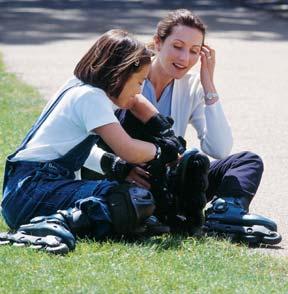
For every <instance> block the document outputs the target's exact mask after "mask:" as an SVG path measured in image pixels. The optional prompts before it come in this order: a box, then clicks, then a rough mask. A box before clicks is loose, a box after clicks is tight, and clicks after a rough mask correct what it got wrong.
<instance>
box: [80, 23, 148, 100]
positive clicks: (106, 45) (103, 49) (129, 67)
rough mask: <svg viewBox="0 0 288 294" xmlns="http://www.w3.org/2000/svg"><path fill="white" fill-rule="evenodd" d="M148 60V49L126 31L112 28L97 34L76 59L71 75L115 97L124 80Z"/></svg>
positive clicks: (123, 84)
mask: <svg viewBox="0 0 288 294" xmlns="http://www.w3.org/2000/svg"><path fill="white" fill-rule="evenodd" d="M150 63H151V51H150V50H149V49H147V48H146V47H145V45H144V44H143V43H141V42H139V41H137V40H136V39H135V38H133V37H132V36H131V35H129V34H128V32H126V31H123V30H120V29H116V30H110V31H108V32H106V33H105V34H103V35H102V36H100V38H99V39H98V40H97V41H96V42H95V44H94V45H93V46H92V47H91V48H90V50H89V51H88V52H87V53H86V54H85V55H84V56H83V58H82V59H81V60H80V61H79V63H78V64H77V66H76V67H75V70H74V75H75V76H76V77H77V78H78V79H80V80H81V81H83V82H84V83H86V84H90V85H92V86H94V87H98V88H101V89H102V90H104V91H105V92H106V94H107V95H108V96H110V97H114V98H117V97H118V96H119V94H120V93H121V91H122V89H123V87H124V86H125V83H126V82H127V80H128V79H129V78H130V77H131V75H132V74H133V73H136V72H138V71H140V70H141V67H142V66H143V65H147V64H150Z"/></svg>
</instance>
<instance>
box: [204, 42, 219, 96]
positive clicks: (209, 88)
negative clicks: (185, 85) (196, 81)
mask: <svg viewBox="0 0 288 294" xmlns="http://www.w3.org/2000/svg"><path fill="white" fill-rule="evenodd" d="M200 55H201V70H200V77H201V83H202V86H203V88H204V91H205V93H208V92H216V89H215V86H214V69H215V50H214V49H212V48H211V47H209V46H208V45H203V46H202V49H201V52H200Z"/></svg>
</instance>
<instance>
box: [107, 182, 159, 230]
mask: <svg viewBox="0 0 288 294" xmlns="http://www.w3.org/2000/svg"><path fill="white" fill-rule="evenodd" d="M107 201H108V203H109V207H110V213H111V219H112V223H113V226H114V230H115V232H116V233H117V234H120V235H121V234H129V233H130V234H131V233H132V234H133V232H134V231H135V230H136V229H137V227H138V226H140V225H143V222H144V221H145V220H146V219H147V218H148V217H150V216H151V215H152V214H153V212H154V210H155V205H154V198H153V196H152V194H151V193H150V192H149V191H148V190H146V189H143V188H140V187H137V186H131V185H129V184H122V185H119V186H116V187H114V188H112V189H111V190H110V193H109V194H108V195H107Z"/></svg>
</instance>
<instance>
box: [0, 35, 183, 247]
mask: <svg viewBox="0 0 288 294" xmlns="http://www.w3.org/2000/svg"><path fill="white" fill-rule="evenodd" d="M150 63H151V53H150V52H149V50H148V49H147V48H146V47H145V46H144V45H143V44H142V43H140V42H138V41H137V40H135V39H134V38H132V37H131V36H130V35H129V34H128V33H127V32H125V31H122V30H111V31H108V32H107V33H105V34H104V35H102V36H101V37H100V38H99V39H98V40H97V41H96V42H95V44H94V45H93V46H92V47H91V48H90V50H89V51H88V52H87V53H86V54H85V55H84V56H83V58H82V59H81V60H80V61H79V63H78V64H77V66H76V68H75V70H74V75H75V76H74V77H73V78H72V79H70V80H69V81H68V82H67V83H66V84H65V85H64V86H63V87H62V88H61V90H60V91H59V92H58V93H57V95H56V96H55V97H54V99H52V100H51V102H50V103H48V104H47V106H46V107H45V109H44V110H43V112H42V114H41V115H40V117H39V119H38V120H37V122H36V123H35V124H34V126H33V127H32V129H31V130H30V132H29V133H28V135H27V136H26V138H25V139H24V141H23V142H22V144H21V146H20V147H19V148H18V149H17V151H16V152H15V153H13V154H12V155H10V156H9V157H8V159H7V163H6V171H5V179H4V187H3V201H2V214H3V217H4V219H5V221H6V223H7V224H8V225H9V227H10V228H11V229H14V230H15V229H18V228H19V226H21V225H23V224H25V223H27V222H29V221H30V220H31V219H32V218H35V217H36V216H47V215H51V214H55V213H56V212H57V211H58V210H64V211H62V212H61V213H60V214H59V213H58V214H55V215H54V216H52V217H47V218H45V217H44V218H41V217H40V219H39V218H38V219H37V218H36V220H35V219H34V220H32V221H31V223H32V225H31V226H32V227H31V228H30V227H29V225H28V227H27V226H26V227H25V226H24V227H25V229H24V227H23V226H22V227H20V230H21V232H24V231H25V232H26V233H31V234H33V235H36V236H37V235H38V236H42V235H44V236H46V235H47V234H51V235H53V234H54V233H53V232H54V231H53V230H54V227H55V224H59V222H60V224H61V226H60V227H59V228H58V229H56V231H57V230H58V231H57V232H58V233H57V234H58V235H59V236H60V237H62V238H64V239H65V238H67V239H68V240H73V237H71V234H70V235H69V230H72V232H73V233H75V232H78V231H79V232H80V233H82V232H83V231H85V229H86V231H87V232H89V233H90V234H91V235H92V236H93V237H95V238H98V239H100V238H103V237H105V236H107V235H108V234H110V233H111V232H112V231H113V230H116V232H119V233H121V234H122V233H129V232H131V231H133V230H134V229H135V227H136V226H137V225H138V224H139V223H141V222H142V221H143V220H145V219H146V218H147V217H149V216H150V215H151V214H152V212H153V209H154V203H153V198H152V196H151V194H150V193H149V192H148V191H146V190H144V189H140V188H137V187H135V186H129V185H122V186H119V185H118V183H117V182H115V181H114V182H111V181H107V180H104V181H88V180H79V179H76V177H75V173H76V172H77V171H78V170H79V169H80V168H81V167H82V166H83V165H84V163H85V164H86V165H87V166H88V167H90V168H95V166H96V167H97V165H98V164H99V162H98V161H97V156H98V154H97V152H95V150H94V146H95V143H97V141H98V139H99V138H100V137H101V138H102V139H103V140H104V141H105V142H106V143H107V144H108V146H109V147H110V148H111V149H112V150H113V151H114V152H115V154H117V155H118V156H120V157H121V158H123V159H124V160H126V161H129V162H131V163H133V164H138V163H143V162H149V161H153V160H154V159H155V160H156V159H157V160H158V159H159V160H160V159H161V160H162V161H163V162H169V161H173V160H175V159H176V158H177V156H178V148H179V144H178V142H177V140H176V138H173V136H172V137H170V138H169V139H168V140H158V141H157V144H156V145H155V144H152V143H148V142H143V141H139V140H137V139H133V138H131V137H130V136H129V135H128V134H127V133H126V132H125V131H124V129H123V128H122V127H121V125H120V123H119V121H118V120H117V118H116V117H115V115H114V109H115V107H116V108H117V107H119V108H123V109H130V110H131V112H132V113H133V114H134V115H135V116H136V117H138V118H139V119H140V120H141V121H142V122H144V123H145V122H148V121H149V120H150V118H151V117H153V116H154V115H155V113H157V111H156V109H155V108H154V107H153V106H152V105H151V104H150V103H149V102H147V101H146V100H145V99H143V97H141V96H139V95H137V94H139V93H140V91H141V85H142V83H143V81H144V80H145V79H146V78H147V74H148V71H149V66H150ZM95 156H96V157H95ZM101 164H103V166H104V168H105V165H107V164H108V165H109V164H110V163H109V161H108V162H107V161H106V162H104V163H103V162H102V163H101ZM119 199H120V200H121V201H120V200H119ZM140 200H141V201H142V202H141V201H140ZM115 201H116V204H115ZM117 201H118V202H117ZM119 201H120V202H119ZM140 202H141V203H140ZM75 203H77V204H76V206H77V208H76V211H75V209H74V210H73V211H71V210H69V208H74V206H75ZM137 205H138V206H137ZM139 206H140V208H139ZM143 207H144V208H143ZM137 208H139V211H137ZM67 209H68V210H67ZM135 210H136V211H135ZM76 214H77V217H75V215H76ZM79 214H80V215H79ZM83 215H85V217H84V216H83ZM80 216H81V217H80ZM49 223H50V224H51V223H52V224H53V225H54V227H53V226H52V228H51V225H49ZM55 228H56V227H55ZM64 228H68V229H69V230H68V232H66V231H67V230H66V231H65V230H64ZM51 230H52V233H51ZM63 230H64V231H65V232H64V233H63ZM65 236H66V237H65ZM67 236H68V237H67ZM7 238H8V237H7ZM25 238H26V239H27V237H25ZM25 238H24V239H25ZM4 239H5V238H4ZM8 239H9V238H8ZM11 239H13V238H12V237H11V238H10V240H11ZM26 239H25V240H26ZM26 241H27V240H26ZM28 241H29V240H28ZM42 241H43V240H42ZM30 242H31V240H30ZM69 242H70V241H69ZM69 242H68V243H69ZM64 243H65V242H64ZM74 243H75V242H74ZM69 244H70V245H69V246H68V247H70V249H71V248H72V247H73V246H74V245H73V242H72V243H71V242H70V243H69Z"/></svg>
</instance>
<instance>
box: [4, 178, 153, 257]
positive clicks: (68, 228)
mask: <svg viewBox="0 0 288 294" xmlns="http://www.w3.org/2000/svg"><path fill="white" fill-rule="evenodd" d="M106 197H107V202H108V204H109V207H110V214H111V222H112V226H113V228H114V230H115V232H116V234H118V235H122V234H128V235H129V234H133V233H135V234H137V232H138V231H139V228H140V227H141V226H143V225H144V221H145V220H146V219H147V218H149V217H150V216H151V215H152V214H153V212H154V209H155V205H154V199H153V196H152V194H151V193H150V192H149V191H148V190H146V189H142V188H139V187H136V186H131V185H128V184H123V185H118V186H115V187H113V188H111V189H110V190H109V193H108V194H107V196H106ZM96 200H97V199H96V198H95V197H93V196H92V197H89V198H86V199H82V200H79V201H78V202H76V206H77V205H78V207H75V208H73V209H72V208H70V209H67V210H59V211H57V213H56V214H53V215H50V216H38V217H35V218H33V219H31V221H30V222H29V223H28V224H25V225H22V226H20V227H19V229H18V230H17V232H16V233H14V234H13V233H1V234H0V245H1V244H2V245H3V244H8V243H9V244H10V243H17V244H24V245H33V246H34V245H35V246H34V248H35V249H43V250H45V251H47V252H51V253H55V254H59V253H60V254H65V253H67V252H68V251H70V250H74V248H75V243H76V239H75V236H76V235H77V236H78V237H85V236H87V237H92V238H95V239H102V238H103V237H105V236H107V234H106V235H105V231H103V232H102V234H101V235H99V230H98V231H97V233H96V230H94V229H95V226H97V222H96V221H98V223H99V219H97V209H98V206H99V204H98V202H97V201H96ZM102 226H103V227H104V224H103V225H102ZM107 226H110V224H107ZM150 227H151V226H150ZM107 231H109V230H107Z"/></svg>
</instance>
